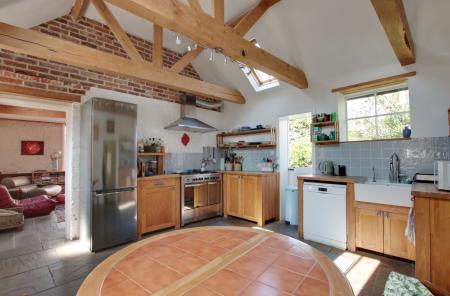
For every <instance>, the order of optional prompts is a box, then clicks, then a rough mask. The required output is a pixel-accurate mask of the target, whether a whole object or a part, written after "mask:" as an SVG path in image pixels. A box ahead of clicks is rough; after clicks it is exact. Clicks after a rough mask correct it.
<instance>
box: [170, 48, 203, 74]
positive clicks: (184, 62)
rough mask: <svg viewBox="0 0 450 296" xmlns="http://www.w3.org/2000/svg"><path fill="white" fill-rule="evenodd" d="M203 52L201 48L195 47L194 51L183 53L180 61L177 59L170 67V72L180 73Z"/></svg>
mask: <svg viewBox="0 0 450 296" xmlns="http://www.w3.org/2000/svg"><path fill="white" fill-rule="evenodd" d="M202 52H203V48H201V47H197V48H196V49H194V50H191V51H188V52H187V53H185V54H184V55H183V56H182V57H181V59H179V60H178V61H177V62H176V63H175V64H173V65H172V67H171V68H170V71H173V72H174V73H180V72H181V71H183V69H184V68H186V67H187V66H188V65H189V64H190V63H191V62H192V61H193V60H194V59H195V58H196V57H198V56H199V55H200V54H201V53H202Z"/></svg>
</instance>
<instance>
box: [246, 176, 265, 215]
mask: <svg viewBox="0 0 450 296" xmlns="http://www.w3.org/2000/svg"><path fill="white" fill-rule="evenodd" d="M241 201H242V216H243V218H245V219H249V220H253V221H256V222H259V221H260V219H261V214H262V213H261V178H260V177H258V176H245V175H244V176H242V200H241Z"/></svg>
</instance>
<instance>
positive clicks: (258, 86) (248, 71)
mask: <svg viewBox="0 0 450 296" xmlns="http://www.w3.org/2000/svg"><path fill="white" fill-rule="evenodd" d="M250 42H252V43H253V44H255V46H256V47H258V48H261V46H260V45H259V43H258V42H257V41H256V39H252V40H250ZM241 69H242V71H243V72H244V74H245V76H247V78H248V80H249V81H250V83H251V85H252V86H253V88H254V89H255V91H261V90H265V89H269V88H272V87H276V86H278V85H280V83H279V82H278V79H276V78H275V77H273V76H272V75H269V74H267V73H265V72H263V71H261V70H258V69H255V68H251V67H247V66H245V65H242V66H241Z"/></svg>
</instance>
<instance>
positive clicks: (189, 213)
mask: <svg viewBox="0 0 450 296" xmlns="http://www.w3.org/2000/svg"><path fill="white" fill-rule="evenodd" d="M181 186H182V190H181V225H185V224H187V223H192V222H195V221H199V220H202V219H206V218H211V217H215V216H221V215H223V201H222V175H221V174H220V173H212V172H209V173H199V174H186V175H182V177H181Z"/></svg>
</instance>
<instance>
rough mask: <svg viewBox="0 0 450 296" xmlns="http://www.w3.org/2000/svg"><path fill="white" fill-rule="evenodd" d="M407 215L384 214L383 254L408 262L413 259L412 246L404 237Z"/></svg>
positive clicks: (413, 250)
mask: <svg viewBox="0 0 450 296" xmlns="http://www.w3.org/2000/svg"><path fill="white" fill-rule="evenodd" d="M407 223H408V215H407V214H398V213H389V212H384V253H385V254H388V255H392V256H397V257H401V258H405V259H409V260H414V259H415V249H414V246H413V245H412V244H411V243H410V242H409V240H408V239H407V238H406V237H405V228H406V225H407Z"/></svg>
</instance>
